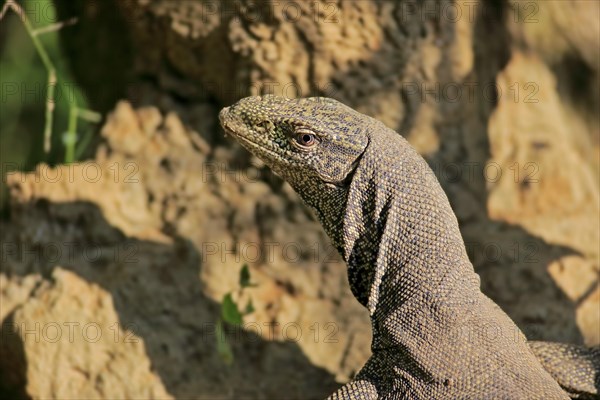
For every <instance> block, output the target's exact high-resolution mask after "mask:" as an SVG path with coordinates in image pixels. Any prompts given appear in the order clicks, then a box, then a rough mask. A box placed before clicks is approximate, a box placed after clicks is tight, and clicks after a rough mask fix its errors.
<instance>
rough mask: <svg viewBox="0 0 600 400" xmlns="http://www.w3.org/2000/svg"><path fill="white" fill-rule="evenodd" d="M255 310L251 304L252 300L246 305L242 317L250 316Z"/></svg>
mask: <svg viewBox="0 0 600 400" xmlns="http://www.w3.org/2000/svg"><path fill="white" fill-rule="evenodd" d="M254 310H255V308H254V305H253V304H252V299H250V301H249V302H248V305H246V309H245V310H244V315H248V314H252V313H253V312H254Z"/></svg>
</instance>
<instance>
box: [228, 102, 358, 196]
mask: <svg viewBox="0 0 600 400" xmlns="http://www.w3.org/2000/svg"><path fill="white" fill-rule="evenodd" d="M364 118H365V117H364V116H363V115H361V114H359V113H357V112H356V111H354V110H352V109H351V108H349V107H347V106H345V105H343V104H342V103H340V102H338V101H336V100H333V99H329V98H324V97H312V98H305V99H287V98H283V97H277V96H270V95H267V96H255V97H246V98H244V99H242V100H240V101H238V102H237V103H236V104H234V105H232V106H231V107H226V108H224V109H223V110H222V111H221V113H220V114H219V119H220V121H221V125H222V126H223V128H224V129H225V131H226V132H227V133H229V134H231V135H233V137H234V138H235V139H236V140H237V141H238V142H240V143H241V144H242V146H244V147H245V148H246V149H248V150H249V151H250V152H251V153H252V154H254V155H256V156H257V157H258V158H260V159H261V160H262V161H263V162H264V163H265V164H266V165H267V166H269V167H270V168H271V169H272V170H273V171H274V172H275V173H277V174H278V175H280V176H281V177H282V178H284V179H285V180H286V181H288V183H290V184H291V185H292V187H294V188H295V189H297V191H299V192H300V194H301V195H302V193H301V192H302V189H304V187H305V186H306V185H307V183H308V182H310V184H311V185H313V186H317V187H318V186H322V187H324V188H325V187H332V186H335V187H342V186H344V185H345V184H347V183H348V179H349V177H350V176H351V173H352V171H353V170H354V168H355V167H356V163H357V162H358V160H359V158H360V155H361V154H362V153H363V152H364V150H365V148H366V147H367V144H368V141H369V139H368V136H367V133H366V132H365V130H364V126H365V124H364V123H361V122H362V121H361V120H362V119H364ZM298 189H301V190H298Z"/></svg>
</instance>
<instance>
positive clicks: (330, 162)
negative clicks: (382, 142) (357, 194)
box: [315, 135, 369, 187]
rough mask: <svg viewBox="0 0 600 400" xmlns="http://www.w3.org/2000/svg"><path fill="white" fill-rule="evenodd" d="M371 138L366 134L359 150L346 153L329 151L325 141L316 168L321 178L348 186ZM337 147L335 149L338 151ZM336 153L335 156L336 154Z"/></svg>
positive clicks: (337, 184)
mask: <svg viewBox="0 0 600 400" xmlns="http://www.w3.org/2000/svg"><path fill="white" fill-rule="evenodd" d="M368 144H369V140H368V138H367V136H366V135H365V142H364V143H363V145H362V148H361V149H360V150H357V151H356V153H355V154H352V153H350V152H348V153H346V154H344V153H343V152H342V153H333V152H331V151H327V150H328V149H327V145H326V144H325V143H323V146H321V147H323V148H324V150H323V151H320V153H321V154H319V157H317V161H316V165H315V169H316V171H317V173H318V174H319V176H320V177H321V179H322V180H323V181H324V182H326V183H328V184H332V185H335V186H337V187H348V186H350V183H351V182H352V177H353V176H354V172H355V171H356V168H357V167H358V165H359V164H360V161H361V159H362V156H363V154H364V153H365V150H366V149H367V146H368ZM338 150H339V149H336V150H335V151H338ZM334 154H335V156H334Z"/></svg>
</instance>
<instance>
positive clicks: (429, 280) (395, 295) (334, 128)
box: [219, 96, 597, 400]
mask: <svg viewBox="0 0 600 400" xmlns="http://www.w3.org/2000/svg"><path fill="white" fill-rule="evenodd" d="M219 117H220V120H221V124H222V125H223V127H224V129H225V130H226V132H228V133H230V134H232V135H233V136H234V137H235V138H236V139H237V140H238V141H239V142H240V143H241V144H242V145H243V146H244V147H246V148H247V149H248V150H249V151H250V152H252V153H253V154H255V155H256V156H258V157H259V158H260V159H262V160H263V161H264V162H265V163H266V164H267V165H268V166H269V167H270V168H271V169H272V170H273V171H274V172H275V173H277V174H278V175H280V176H281V177H282V178H283V179H285V180H286V181H287V182H288V183H289V184H290V185H291V186H292V187H293V188H294V189H295V190H296V192H297V193H298V194H299V195H300V196H301V197H302V198H303V200H304V201H305V202H306V203H307V204H308V205H309V206H311V207H312V208H313V209H314V210H315V212H316V214H317V216H318V218H319V219H320V221H321V223H322V225H323V227H324V229H325V231H326V232H327V234H328V235H329V237H330V238H331V240H332V242H333V244H334V245H335V246H336V247H337V249H338V250H339V252H340V253H341V255H342V256H343V258H344V260H345V261H346V262H347V264H348V280H349V282H350V287H351V289H352V292H353V294H354V295H355V296H356V298H357V299H358V301H359V302H360V303H361V304H363V305H364V306H365V307H366V308H367V309H368V310H369V313H370V315H371V322H372V328H373V343H372V351H373V355H372V356H371V358H370V359H369V361H368V362H367V363H366V365H365V366H364V367H363V369H362V370H361V371H360V372H359V374H358V375H357V376H356V378H355V380H353V381H352V382H350V383H349V384H347V385H346V386H344V387H342V388H341V389H339V390H338V391H337V392H336V393H334V394H332V395H331V397H330V398H331V399H342V398H343V399H358V398H364V399H376V398H380V399H395V398H407V399H491V398H494V399H518V400H522V399H567V398H569V397H568V395H567V393H566V392H565V391H563V390H562V389H561V387H560V386H559V384H558V383H557V382H556V381H555V380H554V379H553V378H552V376H551V375H550V374H549V373H548V372H547V371H546V370H545V369H544V367H543V366H542V364H541V363H540V361H538V359H537V358H536V356H535V355H534V353H533V352H532V350H531V348H530V346H529V345H528V343H527V340H526V338H525V336H524V335H523V333H522V332H521V331H520V330H519V328H518V327H517V326H516V325H515V324H514V323H513V321H512V320H511V319H510V318H509V317H508V316H507V315H506V314H505V313H504V312H503V311H502V310H501V309H500V308H499V307H498V306H497V305H496V304H495V303H494V302H493V301H491V300H490V299H489V298H488V297H486V296H485V295H484V294H483V293H482V292H481V290H480V288H479V277H478V275H477V274H475V272H474V270H473V266H472V264H471V262H470V261H469V259H468V257H467V254H466V251H465V247H464V243H463V241H462V237H461V235H460V232H459V229H458V223H457V221H456V217H455V216H454V214H453V212H452V209H451V208H450V204H449V202H448V199H447V197H446V195H445V193H444V191H443V190H442V188H441V186H440V185H439V183H438V181H437V180H436V178H435V176H434V174H433V172H432V171H431V169H430V168H429V167H428V165H427V163H426V162H425V161H424V160H423V158H422V157H421V156H419V154H417V152H416V151H415V150H414V149H413V148H412V147H411V146H410V145H409V144H408V143H407V142H406V141H405V140H404V139H403V138H402V137H401V136H400V135H398V134H397V133H396V132H394V131H392V130H391V129H388V128H386V127H385V126H384V125H383V124H382V123H380V122H378V121H376V120H374V119H372V118H370V117H368V116H366V115H362V114H360V113H358V112H356V111H354V110H352V109H351V108H349V107H347V106H345V105H343V104H341V103H339V102H337V101H335V100H332V99H327V98H309V99H298V100H290V99H284V98H280V97H274V96H263V97H248V98H245V99H242V100H240V101H239V102H238V103H236V104H235V105H233V106H231V107H228V108H225V109H223V110H222V111H221V113H220V115H219ZM553 349H554V347H553V345H545V344H541V345H540V346H539V351H540V352H541V353H544V354H548V353H549V354H553ZM582 351H584V350H582ZM550 359H552V357H550ZM546 361H547V360H546ZM546 364H547V365H550V366H551V365H552V362H547V363H546ZM555 368H560V367H556V366H555ZM592 378H593V377H592ZM582 379H585V380H586V382H578V381H577V379H575V380H573V381H572V382H570V383H569V384H570V385H571V389H575V390H577V389H578V388H579V387H580V386H581V387H584V386H585V384H588V385H587V386H585V388H587V389H586V390H588V389H589V390H596V389H597V388H594V387H593V386H594V384H593V383H592V384H591V386H590V385H589V383H590V382H589V379H590V375H589V374H588V373H586V374H584V375H582ZM573 385H575V388H573Z"/></svg>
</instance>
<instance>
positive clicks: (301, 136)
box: [296, 130, 317, 147]
mask: <svg viewBox="0 0 600 400" xmlns="http://www.w3.org/2000/svg"><path fill="white" fill-rule="evenodd" d="M296 142H297V143H298V144H299V145H301V146H303V147H312V146H314V145H315V144H317V137H316V135H315V134H314V133H312V132H311V131H307V130H298V131H296Z"/></svg>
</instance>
